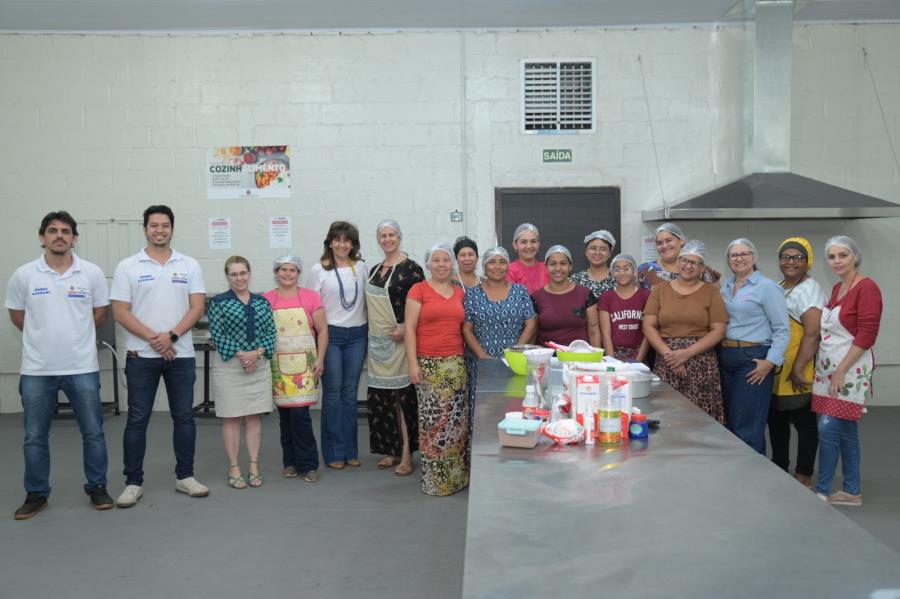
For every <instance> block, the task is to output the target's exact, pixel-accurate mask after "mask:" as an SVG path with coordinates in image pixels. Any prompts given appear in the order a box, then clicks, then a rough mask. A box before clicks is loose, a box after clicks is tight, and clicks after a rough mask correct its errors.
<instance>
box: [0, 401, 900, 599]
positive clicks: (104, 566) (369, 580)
mask: <svg viewBox="0 0 900 599" xmlns="http://www.w3.org/2000/svg"><path fill="white" fill-rule="evenodd" d="M314 420H315V421H317V420H318V417H317V415H316V417H315V418H314ZM359 422H360V428H359V435H360V447H361V449H363V448H366V447H367V445H368V431H367V428H366V425H365V421H364V420H360V421H359ZM124 424H125V415H124V414H123V415H122V416H118V417H116V416H112V415H108V416H107V418H106V433H107V446H108V448H109V452H110V492H111V494H112V495H113V496H114V497H115V496H116V494H118V492H120V491H121V489H122V487H123V484H124V481H123V479H122V476H121V474H120V472H121V459H122V449H121V439H122V430H123V428H124ZM21 427H22V420H21V415H18V414H11V415H3V416H0V456H2V457H0V464H2V472H4V473H5V474H6V475H7V476H6V477H5V480H6V481H7V484H6V485H5V486H3V487H2V488H0V510H5V514H4V513H2V512H0V599H39V598H43V597H47V598H50V597H53V598H59V597H65V598H66V599H80V598H82V597H91V598H98V599H102V598H106V597H110V598H111V597H116V598H118V597H134V598H145V597H146V598H157V597H168V598H172V599H176V598H182V597H184V598H191V599H201V598H206V597H215V598H217V599H229V598H231V597H243V598H245V597H253V596H254V594H256V595H258V596H260V597H263V596H264V597H304V598H305V597H315V598H320V597H321V598H332V597H333V598H340V599H352V598H356V597H365V598H381V597H384V598H388V597H390V598H397V599H402V598H406V597H409V598H413V597H415V598H420V597H421V598H428V599H442V598H445V597H447V598H450V597H459V596H460V594H461V588H462V571H463V553H464V550H465V527H466V515H467V501H468V496H467V493H466V492H463V493H459V494H457V495H455V496H453V497H449V498H431V497H426V496H425V495H423V494H422V493H421V492H420V490H419V477H418V469H417V471H416V473H415V474H414V475H413V476H410V477H407V478H398V477H396V476H393V474H392V473H391V471H389V470H388V471H378V470H376V469H375V460H376V458H374V457H372V456H371V455H369V454H368V453H364V454H363V456H362V458H363V462H364V466H363V467H362V468H360V469H349V468H348V469H345V470H343V471H340V472H337V471H332V470H328V469H327V468H323V469H322V479H321V481H320V482H319V483H316V484H309V483H305V482H303V481H302V480H301V479H294V480H286V479H282V478H281V477H280V475H279V473H280V455H281V454H280V447H279V445H278V421H277V416H275V415H272V416H269V417H267V418H266V419H265V420H264V448H263V457H262V472H263V475H264V476H265V485H264V486H263V487H262V488H261V489H246V490H242V491H236V490H233V489H230V488H228V487H227V486H226V484H225V465H226V462H225V457H224V453H223V452H222V449H221V439H220V430H221V429H220V423H219V421H218V420H216V419H215V418H198V442H197V459H196V472H197V477H198V478H199V479H200V480H201V481H203V482H205V483H207V484H208V485H209V486H210V488H211V495H210V497H208V498H206V499H190V498H188V497H187V496H185V495H180V494H177V493H175V491H174V474H173V469H174V463H173V461H174V460H173V456H172V449H171V423H170V421H169V419H168V415H167V414H165V413H157V414H155V415H154V417H153V420H152V422H151V427H150V435H149V443H148V454H147V460H146V464H145V469H146V482H145V487H144V490H145V495H144V498H143V499H142V500H141V502H140V503H139V504H138V505H137V506H136V507H135V508H132V509H130V510H119V509H114V510H110V511H107V512H97V511H95V510H93V509H91V508H90V506H89V503H88V499H87V496H85V495H84V494H83V492H82V490H81V485H82V472H81V452H80V439H79V435H78V427H77V425H76V423H75V421H74V420H73V419H71V418H61V419H58V420H56V421H55V422H54V425H53V437H52V440H51V444H52V448H51V450H52V455H53V468H52V485H53V495H52V496H51V498H50V505H49V507H48V508H47V509H46V510H44V511H43V512H41V513H40V514H38V515H37V516H35V517H34V518H33V519H31V520H27V521H15V520H13V518H12V513H13V511H14V510H15V509H16V508H17V507H18V506H19V505H20V504H21V502H22V499H23V498H24V491H23V490H22V486H21V480H22V469H23V467H22V450H21V436H22V433H21V430H22V429H21ZM897 430H900V407H874V408H871V409H870V413H869V414H868V415H867V416H866V417H865V418H864V419H863V421H862V425H861V438H862V455H863V458H862V471H863V472H862V475H863V494H864V498H865V505H864V506H863V507H862V508H858V509H857V508H836V509H840V510H841V511H842V512H843V513H844V514H846V515H847V517H849V518H851V519H852V520H853V521H855V522H856V523H857V524H859V525H860V526H861V527H863V528H865V529H866V530H868V531H869V532H870V533H872V534H873V535H874V536H875V537H877V538H878V539H879V540H881V541H882V542H884V543H885V544H886V545H888V546H889V547H891V548H893V549H894V550H895V551H898V552H900V518H898V512H900V471H898V466H897V464H898V460H897V453H898V451H897V444H896V440H895V439H896V433H895V431H897ZM242 463H243V464H244V466H245V467H246V458H242ZM839 484H840V475H838V480H836V481H835V485H836V486H835V488H839V487H838V485H839Z"/></svg>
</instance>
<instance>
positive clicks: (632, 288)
mask: <svg viewBox="0 0 900 599" xmlns="http://www.w3.org/2000/svg"><path fill="white" fill-rule="evenodd" d="M610 266H611V267H612V276H613V279H615V282H616V288H615V289H613V290H611V291H607V292H605V293H604V294H603V295H601V296H600V302H599V303H598V304H597V309H598V310H599V313H600V336H601V338H602V339H603V351H604V352H605V353H606V355H607V356H613V357H614V358H616V359H617V360H622V361H626V362H643V361H644V360H645V359H646V358H647V350H648V348H649V346H650V344H649V342H648V341H647V339H646V338H645V337H644V331H643V330H642V329H641V327H642V324H643V318H644V306H645V305H646V304H647V298H648V297H650V291H649V290H647V289H644V288H643V287H641V286H640V285H638V280H637V263H636V262H635V259H634V257H633V256H630V255H628V254H619V255H618V256H616V257H615V258H613V259H612V262H611V263H610Z"/></svg>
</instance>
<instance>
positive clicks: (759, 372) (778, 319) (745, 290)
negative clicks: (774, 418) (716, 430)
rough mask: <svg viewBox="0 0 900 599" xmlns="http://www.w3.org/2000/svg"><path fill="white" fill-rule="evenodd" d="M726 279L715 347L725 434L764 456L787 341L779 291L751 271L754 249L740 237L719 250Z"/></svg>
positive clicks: (777, 287)
mask: <svg viewBox="0 0 900 599" xmlns="http://www.w3.org/2000/svg"><path fill="white" fill-rule="evenodd" d="M725 256H726V258H727V259H728V267H729V268H730V269H731V272H732V275H731V276H730V277H728V280H727V281H725V284H724V285H723V286H722V289H721V292H722V300H723V301H724V302H725V309H726V310H728V326H727V327H726V328H725V339H723V340H722V342H721V345H720V347H719V366H720V367H721V368H722V398H723V399H724V400H725V421H726V423H727V425H728V430H730V431H731V432H733V433H734V434H735V435H737V436H738V437H739V438H740V439H741V440H742V441H743V442H744V443H746V444H747V445H749V446H750V447H752V448H753V449H755V450H756V451H758V452H759V453H761V454H763V455H765V453H766V421H767V420H768V417H769V405H770V404H771V402H772V385H773V383H774V381H775V372H774V370H775V368H777V367H780V366H781V365H782V364H783V363H784V353H785V351H787V347H788V341H789V340H790V338H791V334H790V328H789V327H788V311H787V302H786V301H785V299H784V292H783V291H782V289H781V287H779V286H778V284H777V283H776V282H775V281H773V280H772V279H770V278H768V277H766V276H764V275H763V274H762V273H761V272H759V270H758V269H757V267H756V261H757V256H758V254H757V252H756V246H755V245H753V242H751V241H750V240H749V239H745V238H743V237H741V238H740V239H735V240H734V241H732V242H731V243H729V244H728V247H727V248H726V250H725Z"/></svg>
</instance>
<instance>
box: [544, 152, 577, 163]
mask: <svg viewBox="0 0 900 599" xmlns="http://www.w3.org/2000/svg"><path fill="white" fill-rule="evenodd" d="M544 162H572V150H566V149H559V150H544Z"/></svg>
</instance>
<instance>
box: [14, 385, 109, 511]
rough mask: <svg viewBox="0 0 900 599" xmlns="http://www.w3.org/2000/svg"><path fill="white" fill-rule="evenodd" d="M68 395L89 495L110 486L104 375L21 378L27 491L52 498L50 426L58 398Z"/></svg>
mask: <svg viewBox="0 0 900 599" xmlns="http://www.w3.org/2000/svg"><path fill="white" fill-rule="evenodd" d="M60 390H62V391H63V392H65V394H66V397H67V398H68V399H69V404H71V406H72V411H73V412H74V413H75V419H76V420H77V421H78V429H79V430H80V431H81V447H82V454H83V461H84V477H85V479H86V480H87V482H86V483H85V485H84V490H85V492H86V493H87V492H90V490H91V489H93V488H94V487H105V486H106V467H107V457H106V437H105V436H104V435H103V414H102V413H101V411H100V373H99V372H86V373H83V374H68V375H62V376H32V375H26V374H23V375H22V376H21V377H20V378H19V395H20V396H21V397H22V409H23V410H24V411H25V443H24V444H23V447H22V449H23V451H24V453H25V491H26V492H28V493H40V494H41V495H43V496H44V497H45V498H46V497H49V496H50V422H51V420H52V419H53V414H55V413H56V397H57V394H58V393H59V391H60Z"/></svg>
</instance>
